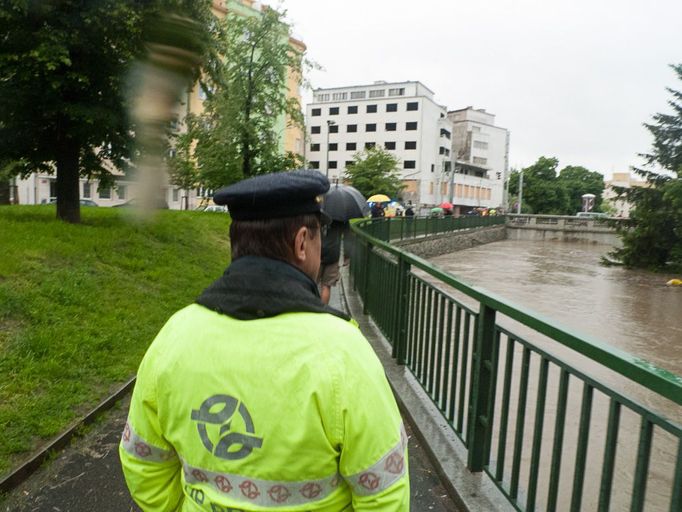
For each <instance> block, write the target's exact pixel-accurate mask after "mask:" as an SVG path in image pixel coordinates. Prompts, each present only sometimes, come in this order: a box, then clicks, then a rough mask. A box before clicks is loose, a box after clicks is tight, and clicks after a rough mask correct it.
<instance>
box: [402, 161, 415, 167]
mask: <svg viewBox="0 0 682 512" xmlns="http://www.w3.org/2000/svg"><path fill="white" fill-rule="evenodd" d="M416 167H417V162H415V161H414V160H405V161H404V162H403V169H415V168H416Z"/></svg>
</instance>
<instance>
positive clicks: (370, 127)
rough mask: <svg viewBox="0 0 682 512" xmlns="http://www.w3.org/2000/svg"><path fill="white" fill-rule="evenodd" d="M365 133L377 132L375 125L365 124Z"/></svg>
mask: <svg viewBox="0 0 682 512" xmlns="http://www.w3.org/2000/svg"><path fill="white" fill-rule="evenodd" d="M365 131H366V132H375V131H377V125H376V124H374V123H370V124H366V125H365Z"/></svg>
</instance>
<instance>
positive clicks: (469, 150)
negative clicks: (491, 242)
mask: <svg viewBox="0 0 682 512" xmlns="http://www.w3.org/2000/svg"><path fill="white" fill-rule="evenodd" d="M448 119H450V121H452V123H453V137H452V153H453V156H454V158H455V159H456V161H457V164H456V170H457V172H456V173H455V177H454V180H455V193H454V197H453V203H455V204H457V205H462V206H465V207H466V206H482V207H488V208H498V207H501V206H502V207H504V206H506V205H505V204H504V203H505V200H506V199H505V197H504V183H505V181H506V180H507V176H508V173H509V131H508V130H506V129H505V128H501V127H499V126H495V116H494V115H493V114H490V113H488V112H486V111H485V110H484V109H474V108H473V107H467V108H464V109H460V110H453V111H450V112H448ZM459 184H461V185H462V186H457V185H459ZM472 187H473V190H472Z"/></svg>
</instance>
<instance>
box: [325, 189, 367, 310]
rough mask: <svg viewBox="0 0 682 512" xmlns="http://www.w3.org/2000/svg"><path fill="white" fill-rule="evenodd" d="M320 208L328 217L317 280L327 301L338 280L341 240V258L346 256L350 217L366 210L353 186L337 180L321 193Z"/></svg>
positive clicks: (354, 216)
mask: <svg viewBox="0 0 682 512" xmlns="http://www.w3.org/2000/svg"><path fill="white" fill-rule="evenodd" d="M324 210H325V212H326V213H327V215H329V216H330V217H331V219H332V223H331V224H330V225H329V226H328V227H327V231H326V233H325V234H324V237H323V238H322V260H321V265H320V273H319V276H318V284H319V286H320V298H321V299H322V302H323V303H325V304H329V299H330V297H331V290H332V287H333V286H336V283H338V281H339V260H340V258H341V241H342V240H343V252H344V257H345V259H348V258H349V257H350V244H349V239H350V237H349V234H350V224H349V223H348V221H349V220H350V219H356V218H361V217H364V216H365V215H366V214H367V210H368V208H367V202H366V201H365V198H364V197H363V196H362V194H361V193H360V192H359V191H358V190H357V189H355V188H353V187H351V186H348V185H339V184H338V183H337V184H336V185H334V186H332V188H331V189H330V190H329V192H327V194H325V197H324Z"/></svg>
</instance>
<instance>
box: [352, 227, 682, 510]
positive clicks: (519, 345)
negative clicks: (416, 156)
mask: <svg viewBox="0 0 682 512" xmlns="http://www.w3.org/2000/svg"><path fill="white" fill-rule="evenodd" d="M503 222H504V217H488V218H486V217H470V218H459V219H448V218H445V219H404V218H402V219H400V218H397V219H381V220H374V221H372V220H364V221H360V222H358V223H355V224H353V227H352V229H353V232H354V233H355V235H356V243H355V244H354V247H355V248H354V254H353V257H352V259H351V276H352V279H353V285H354V287H355V289H356V290H357V292H358V294H359V295H360V298H361V299H362V301H363V307H364V312H365V313H366V314H369V315H371V317H372V318H373V320H374V321H375V323H376V325H377V326H378V327H379V329H380V330H381V331H382V332H383V334H384V335H385V337H386V338H387V340H388V341H389V343H390V344H391V346H392V349H393V357H395V358H396V360H397V362H398V363H399V364H405V365H406V366H407V368H409V370H410V371H411V372H412V374H413V375H414V377H415V378H416V379H417V380H418V381H419V382H420V384H421V385H422V386H423V388H424V390H425V391H426V393H428V395H429V396H430V398H431V400H432V401H433V402H434V404H435V405H436V406H437V407H438V409H439V410H440V411H441V413H442V414H443V416H444V417H445V419H446V420H447V421H448V423H449V424H450V426H451V427H452V429H453V430H454V432H455V433H456V435H457V436H458V437H459V439H460V440H461V441H462V442H463V444H464V445H465V446H466V448H467V450H468V461H467V464H468V467H469V469H470V470H471V471H473V472H480V471H484V472H485V473H486V474H487V475H488V476H489V477H490V478H491V479H492V481H493V482H494V483H495V484H496V485H497V487H498V488H499V489H500V491H501V492H502V493H503V494H504V496H506V498H507V499H508V500H509V502H510V504H511V505H512V506H513V507H514V508H515V509H516V510H519V511H531V510H549V511H554V510H571V511H581V510H594V509H596V510H599V511H607V510H627V509H629V510H632V511H641V510H644V507H645V505H646V507H647V508H646V509H647V510H670V511H671V512H679V511H680V510H682V441H681V440H682V428H681V427H680V426H679V425H678V424H676V423H675V422H673V421H671V420H670V419H668V418H667V417H666V416H668V417H669V416H671V415H672V416H675V417H676V418H678V419H679V418H681V417H682V408H681V407H680V406H681V405H682V378H680V377H678V376H676V375H674V374H671V373H669V372H667V371H665V370H662V369H660V368H657V367H655V366H653V365H652V364H650V363H648V362H647V361H644V360H642V359H639V358H637V357H634V356H631V355H629V354H627V353H625V352H623V351H621V350H618V349H616V348H613V347H611V346H609V345H606V344H603V343H601V342H599V341H596V340H593V339H590V338H588V337H585V336H579V335H577V334H575V333H572V332H570V331H568V330H566V329H563V328H561V327H558V326H557V325H556V324H555V323H554V322H553V321H551V320H548V319H545V318H543V317H541V316H539V315H537V314H535V313H533V312H532V311H530V310H527V309H524V308H522V307H519V306H516V305H514V304H512V303H511V302H509V301H507V300H505V299H503V298H501V297H498V296H496V295H494V294H492V293H489V292H487V291H485V290H483V289H481V288H478V287H474V286H470V285H468V284H466V283H464V282H462V281H460V280H458V279H457V278H455V277H454V276H452V275H449V274H447V273H446V272H443V271H442V270H440V269H438V268H437V267H435V266H434V265H432V264H430V263H429V262H427V261H425V260H423V259H421V258H419V257H417V256H415V255H413V254H410V253H408V252H406V251H404V250H401V249H399V248H397V247H394V246H392V245H390V243H389V242H390V241H391V240H400V239H405V238H409V237H419V236H426V235H428V234H435V233H443V232H446V231H453V232H454V231H457V230H461V229H469V228H476V227H481V226H488V225H493V224H497V223H503ZM502 324H504V325H502ZM507 324H509V325H512V326H513V327H514V331H517V332H516V333H515V332H513V331H512V330H511V329H510V328H509V327H507ZM519 333H523V336H521V335H520V334H519ZM595 375H597V376H598V377H595ZM624 390H625V391H624ZM643 404H646V405H643ZM661 410H664V411H665V413H666V415H665V416H664V415H663V414H662V413H661V412H660V411H661ZM678 421H679V420H678ZM654 452H655V458H654V456H652V453H654ZM616 475H617V476H616Z"/></svg>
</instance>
